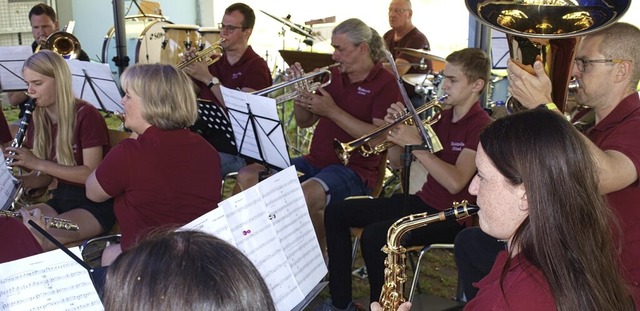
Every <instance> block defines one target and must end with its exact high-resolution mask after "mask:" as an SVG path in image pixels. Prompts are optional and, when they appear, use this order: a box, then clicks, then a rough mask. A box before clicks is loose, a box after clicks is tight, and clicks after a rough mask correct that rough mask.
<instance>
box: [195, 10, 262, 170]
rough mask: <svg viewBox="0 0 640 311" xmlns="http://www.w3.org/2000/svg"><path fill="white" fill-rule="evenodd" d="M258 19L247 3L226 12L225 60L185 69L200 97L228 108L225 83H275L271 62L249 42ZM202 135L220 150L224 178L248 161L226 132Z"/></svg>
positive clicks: (245, 86) (242, 86)
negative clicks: (225, 100)
mask: <svg viewBox="0 0 640 311" xmlns="http://www.w3.org/2000/svg"><path fill="white" fill-rule="evenodd" d="M255 21H256V15H255V14H254V12H253V9H251V8H250V7H249V6H248V5H246V4H244V3H234V4H232V5H230V6H229V7H228V8H227V9H226V10H225V11H224V16H223V17H222V23H220V38H221V39H223V41H222V43H220V45H221V46H222V48H223V49H224V54H223V55H222V57H221V59H220V60H219V61H217V62H215V63H213V64H212V65H210V66H209V67H208V68H207V66H206V62H205V61H198V62H194V63H193V64H190V65H189V66H187V67H185V69H184V71H185V72H186V73H187V74H188V75H189V76H191V78H192V80H193V81H194V82H195V84H196V85H197V87H198V88H199V92H198V98H201V99H205V100H210V101H213V102H214V103H216V104H218V105H220V106H222V107H225V105H224V100H223V98H222V93H221V92H220V86H221V85H223V86H224V87H226V88H230V89H239V90H242V91H245V92H252V91H255V90H260V89H263V88H266V87H268V86H271V84H272V83H273V81H272V79H271V72H270V71H269V66H268V65H267V62H266V61H265V60H264V59H262V58H261V57H260V56H259V55H258V54H256V52H254V51H253V49H252V48H251V46H250V45H249V44H248V42H249V37H250V36H251V33H252V32H253V25H254V24H255ZM194 53H195V49H192V50H191V51H190V53H189V55H187V56H186V59H190V58H193V57H194ZM196 126H197V124H196ZM202 135H203V136H204V138H205V139H207V140H208V141H209V143H211V144H212V145H213V146H214V147H215V148H216V150H218V152H219V153H220V162H221V174H222V177H224V176H225V175H226V174H227V173H230V172H236V171H238V170H240V168H242V167H243V166H244V165H245V164H246V163H245V160H244V158H242V157H240V156H239V154H238V150H237V149H236V147H235V146H234V145H232V144H231V142H230V141H229V138H227V137H226V136H225V135H224V132H222V131H214V130H208V131H206V130H205V131H203V133H202Z"/></svg>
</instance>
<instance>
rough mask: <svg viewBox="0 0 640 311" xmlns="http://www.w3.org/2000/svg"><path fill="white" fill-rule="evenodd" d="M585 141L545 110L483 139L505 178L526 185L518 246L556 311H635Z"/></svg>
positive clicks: (501, 123)
mask: <svg viewBox="0 0 640 311" xmlns="http://www.w3.org/2000/svg"><path fill="white" fill-rule="evenodd" d="M584 139H586V138H584V137H581V134H580V133H578V131H577V130H576V129H575V128H573V127H572V126H571V125H570V124H569V122H567V121H566V120H564V119H563V118H562V117H561V116H560V115H559V114H557V113H555V112H552V111H549V110H547V109H543V108H539V109H533V110H529V111H525V112H522V113H518V114H514V115H511V116H508V117H504V118H501V119H498V120H496V121H495V122H493V123H492V124H491V125H489V126H488V127H487V128H486V129H485V130H484V131H483V132H482V134H481V135H480V142H481V143H482V147H483V148H484V150H485V152H486V154H487V156H488V157H489V158H490V159H491V160H492V161H493V164H494V165H495V166H496V168H497V169H498V170H499V171H500V173H501V174H502V175H503V176H504V177H505V178H506V179H507V180H508V181H509V182H510V183H511V184H513V185H520V184H523V185H524V188H525V190H526V196H527V202H528V205H529V215H528V218H527V219H526V220H525V221H523V222H522V224H521V225H520V226H519V227H518V229H516V232H515V234H514V236H513V238H512V244H513V245H516V246H517V248H518V249H519V250H520V254H522V255H523V256H524V258H525V259H526V260H527V261H528V262H529V263H531V264H532V265H533V266H535V267H537V268H538V269H540V270H541V271H542V273H543V274H544V276H545V277H546V279H547V280H548V282H549V285H550V288H551V292H552V294H553V297H554V299H555V302H556V307H557V309H558V310H561V311H565V310H576V311H578V310H633V308H634V307H633V301H632V299H631V296H630V294H629V290H628V288H627V287H626V284H625V282H624V280H623V278H622V276H621V273H620V264H619V258H618V255H617V252H616V248H615V247H614V245H613V242H612V241H613V234H612V233H613V232H612V231H613V230H612V228H614V230H620V228H619V226H618V225H617V221H616V219H615V217H614V216H613V213H612V211H611V210H610V208H609V207H608V206H607V204H606V203H605V200H604V198H603V197H602V196H601V195H600V194H599V192H598V176H597V172H596V167H597V165H596V163H595V161H594V159H593V158H592V157H591V156H590V153H589V151H588V147H587V145H586V142H585V141H584ZM514 208H517V207H514ZM512 249H513V248H512ZM511 255H515V254H511ZM509 264H510V262H509V261H508V262H507V264H506V265H505V267H504V269H503V278H504V275H505V274H506V271H507V269H508V267H509Z"/></svg>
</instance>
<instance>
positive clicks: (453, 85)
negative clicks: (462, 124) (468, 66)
mask: <svg viewBox="0 0 640 311" xmlns="http://www.w3.org/2000/svg"><path fill="white" fill-rule="evenodd" d="M443 72H444V73H443V74H444V80H443V81H442V82H441V84H442V87H441V88H442V90H443V92H444V93H446V94H447V95H449V97H447V99H446V100H445V103H446V104H447V105H451V106H456V105H459V104H462V103H465V102H467V101H468V100H469V99H470V98H474V99H476V98H477V97H478V88H481V86H479V85H478V83H481V82H477V81H468V80H467V77H466V76H465V75H464V72H463V71H462V65H457V64H453V63H447V64H446V66H445V67H444V71H443Z"/></svg>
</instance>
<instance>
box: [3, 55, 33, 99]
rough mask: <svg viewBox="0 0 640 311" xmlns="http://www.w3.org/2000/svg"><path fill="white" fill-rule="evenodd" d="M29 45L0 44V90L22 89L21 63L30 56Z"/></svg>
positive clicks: (24, 87) (24, 84)
mask: <svg viewBox="0 0 640 311" xmlns="http://www.w3.org/2000/svg"><path fill="white" fill-rule="evenodd" d="M32 54H33V52H32V51H31V46H30V45H21V46H0V91H3V92H6V91H24V90H26V89H27V84H26V83H25V82H24V80H23V79H22V65H23V64H24V61H25V60H27V58H29V56H31V55H32Z"/></svg>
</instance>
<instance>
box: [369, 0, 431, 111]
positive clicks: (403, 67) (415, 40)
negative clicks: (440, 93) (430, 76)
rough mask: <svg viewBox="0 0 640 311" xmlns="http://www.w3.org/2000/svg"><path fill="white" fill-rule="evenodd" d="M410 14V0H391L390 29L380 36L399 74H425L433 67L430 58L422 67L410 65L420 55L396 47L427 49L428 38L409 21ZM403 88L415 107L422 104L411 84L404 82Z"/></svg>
mask: <svg viewBox="0 0 640 311" xmlns="http://www.w3.org/2000/svg"><path fill="white" fill-rule="evenodd" d="M412 16H413V11H412V10H411V0H392V1H391V4H389V26H391V29H390V30H389V31H387V32H386V33H385V34H384V36H382V38H383V39H384V43H385V45H386V46H387V49H389V51H390V52H391V53H392V54H393V58H394V59H395V61H396V67H397V68H398V74H399V75H400V76H403V75H405V74H407V73H409V74H411V73H423V74H427V73H428V72H429V71H430V70H431V69H432V68H433V67H432V64H431V61H430V60H425V61H424V67H422V68H421V66H419V65H411V64H418V63H419V62H420V57H416V56H411V55H409V54H407V53H405V52H402V51H400V50H397V48H412V49H426V50H429V40H427V37H426V36H425V35H424V34H423V33H422V32H420V30H418V28H416V27H415V26H413V23H411V17H412ZM404 88H405V89H406V90H407V95H409V98H411V102H412V103H413V105H414V106H415V107H419V106H421V105H422V104H424V102H423V100H422V95H421V94H417V93H416V92H415V87H414V86H413V85H411V84H409V83H407V82H404Z"/></svg>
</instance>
